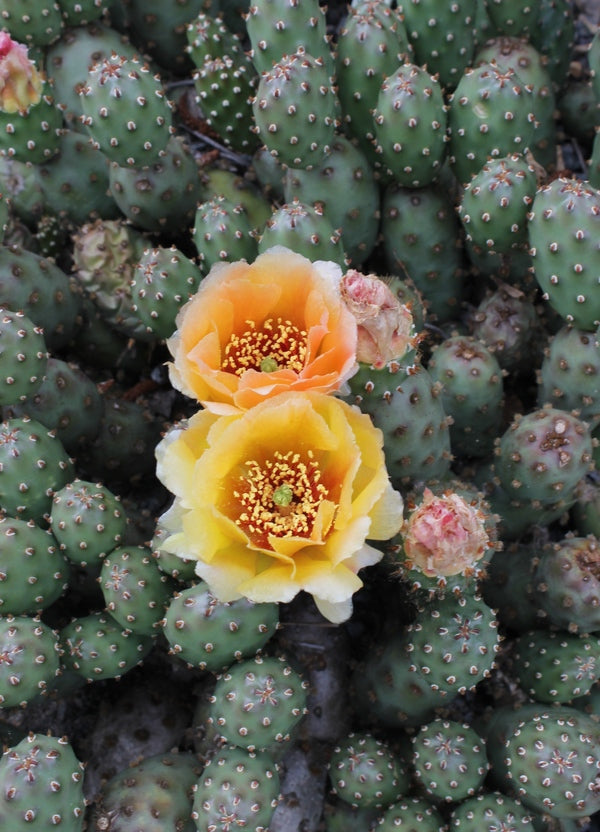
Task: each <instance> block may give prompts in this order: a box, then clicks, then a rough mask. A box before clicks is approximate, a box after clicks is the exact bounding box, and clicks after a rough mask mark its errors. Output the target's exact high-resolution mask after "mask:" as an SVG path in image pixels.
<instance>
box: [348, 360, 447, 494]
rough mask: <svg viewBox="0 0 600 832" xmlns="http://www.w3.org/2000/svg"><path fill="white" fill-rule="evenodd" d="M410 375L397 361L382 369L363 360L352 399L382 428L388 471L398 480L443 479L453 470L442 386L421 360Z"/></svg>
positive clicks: (403, 481)
mask: <svg viewBox="0 0 600 832" xmlns="http://www.w3.org/2000/svg"><path fill="white" fill-rule="evenodd" d="M416 370H417V371H416V372H414V373H411V374H408V375H407V374H406V372H405V371H403V370H402V369H401V367H400V365H399V364H398V363H397V362H390V366H388V367H385V368H383V369H381V370H374V369H373V368H371V367H369V366H368V365H364V364H363V365H361V366H360V368H359V370H358V372H357V373H356V375H354V376H353V377H352V378H351V379H350V380H349V385H350V389H351V396H350V397H349V399H348V400H349V401H350V402H352V403H353V404H357V405H358V406H359V407H360V408H361V410H363V411H364V412H366V413H368V414H369V415H370V416H371V417H372V419H373V423H374V424H375V425H376V427H378V428H380V429H381V430H382V431H383V435H384V445H383V448H384V453H385V459H386V465H387V470H388V472H389V474H390V477H391V478H392V481H394V482H396V483H404V484H405V483H407V482H410V481H411V480H413V479H417V478H418V479H424V480H429V479H437V478H443V477H444V476H445V475H446V474H447V473H448V471H449V469H450V461H451V456H450V434H449V431H448V417H447V415H446V413H445V411H444V407H443V405H442V402H441V398H440V393H441V389H440V385H438V384H435V383H434V381H433V379H432V378H431V376H430V374H429V373H428V371H427V370H426V369H425V368H424V367H422V366H421V365H418V367H417V368H416Z"/></svg>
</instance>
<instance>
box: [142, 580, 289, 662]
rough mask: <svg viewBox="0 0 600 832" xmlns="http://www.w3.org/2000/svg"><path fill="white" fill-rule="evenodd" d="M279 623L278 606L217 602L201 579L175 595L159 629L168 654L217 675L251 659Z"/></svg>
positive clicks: (242, 599) (241, 601)
mask: <svg viewBox="0 0 600 832" xmlns="http://www.w3.org/2000/svg"><path fill="white" fill-rule="evenodd" d="M159 565H160V564H159ZM278 623H279V606H278V605H277V604H268V603H265V604H254V603H252V602H251V601H248V600H247V599H245V598H240V599H238V600H236V601H228V602H221V601H218V600H217V599H216V598H215V596H214V595H213V594H212V593H211V592H210V590H209V589H208V586H207V585H206V584H205V583H204V582H203V581H202V582H200V583H198V584H196V585H194V586H191V587H187V588H186V589H184V590H182V591H181V592H176V593H175V595H174V596H173V598H172V599H171V602H170V604H169V607H168V609H167V611H166V614H165V618H164V622H163V627H164V633H165V636H166V638H167V641H168V642H169V646H170V651H169V652H171V653H173V654H174V655H176V656H178V657H179V658H180V659H182V660H183V661H185V662H186V663H187V664H188V665H190V666H193V667H199V668H200V669H202V670H212V671H222V670H224V669H226V668H228V667H229V666H230V665H231V664H233V662H234V661H239V660H241V659H243V658H247V657H250V656H254V655H255V654H256V653H257V652H258V651H259V650H261V649H262V648H263V647H264V646H265V644H266V643H267V641H269V639H270V638H271V637H272V636H273V635H274V633H275V631H276V629H277V625H278Z"/></svg>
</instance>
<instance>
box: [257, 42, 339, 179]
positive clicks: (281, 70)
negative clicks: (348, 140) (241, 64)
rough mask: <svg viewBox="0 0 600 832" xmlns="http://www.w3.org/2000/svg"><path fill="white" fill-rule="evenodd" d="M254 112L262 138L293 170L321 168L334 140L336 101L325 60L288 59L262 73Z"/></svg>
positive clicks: (299, 56)
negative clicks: (321, 163)
mask: <svg viewBox="0 0 600 832" xmlns="http://www.w3.org/2000/svg"><path fill="white" fill-rule="evenodd" d="M252 110H253V113H254V121H255V126H256V129H257V131H258V136H259V138H260V140H261V141H262V142H263V144H265V145H266V146H267V147H268V148H269V150H270V151H271V153H272V154H274V155H275V156H277V158H278V159H279V161H280V162H281V163H282V164H284V165H288V166H289V167H293V168H304V167H308V166H309V165H311V164H319V163H320V162H321V161H322V160H323V157H324V156H325V155H326V154H327V153H328V152H329V149H330V147H331V145H332V143H333V141H334V135H335V128H336V124H337V115H338V111H337V100H336V97H335V93H334V91H333V88H332V86H331V83H330V79H329V74H328V72H327V69H326V68H325V65H324V62H323V61H322V60H320V59H319V58H315V57H313V56H312V55H310V54H309V53H308V52H294V53H293V54H291V55H284V56H283V57H282V58H281V59H280V60H279V61H278V63H276V64H275V65H274V66H272V67H271V68H270V69H269V70H268V71H267V72H265V73H264V74H263V75H261V77H260V80H259V82H258V86H257V90H256V96H255V97H254V99H253V104H252Z"/></svg>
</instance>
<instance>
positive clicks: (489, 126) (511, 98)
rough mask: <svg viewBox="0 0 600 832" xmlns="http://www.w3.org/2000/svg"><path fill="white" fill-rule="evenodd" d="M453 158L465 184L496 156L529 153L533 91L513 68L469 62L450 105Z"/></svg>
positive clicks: (449, 124)
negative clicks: (474, 64) (469, 64)
mask: <svg viewBox="0 0 600 832" xmlns="http://www.w3.org/2000/svg"><path fill="white" fill-rule="evenodd" d="M448 128H449V130H450V146H449V152H450V159H451V162H452V167H453V170H454V173H455V175H456V177H457V179H458V180H459V181H460V182H462V183H464V184H466V183H468V182H469V180H470V179H471V177H472V176H473V175H475V174H477V173H478V172H479V171H480V170H481V168H482V167H483V165H484V164H485V163H486V161H487V159H488V156H491V157H492V158H497V157H502V156H506V155H508V154H509V153H525V152H526V150H527V148H529V147H530V145H531V143H532V142H533V140H534V134H535V115H534V113H533V93H532V91H531V87H530V86H528V85H526V84H524V83H523V82H522V81H521V79H520V77H519V75H518V74H517V72H516V71H515V70H514V69H513V68H512V67H508V68H501V67H498V66H497V65H495V64H493V63H491V62H486V63H482V64H480V65H479V66H477V67H467V68H466V69H465V71H464V72H463V74H462V76H461V78H460V79H459V81H458V84H457V86H456V89H455V90H454V92H453V93H452V97H451V99H450V106H449V110H448Z"/></svg>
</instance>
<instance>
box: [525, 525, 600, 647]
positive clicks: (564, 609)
mask: <svg viewBox="0 0 600 832" xmlns="http://www.w3.org/2000/svg"><path fill="white" fill-rule="evenodd" d="M599 567H600V544H599V542H598V539H597V538H596V537H595V536H594V535H591V534H590V535H587V536H586V537H577V536H568V537H565V538H563V539H562V540H560V541H558V542H557V543H555V544H554V545H551V546H549V547H547V548H545V549H544V550H543V551H542V552H540V553H539V558H538V562H537V565H536V567H535V570H534V573H533V587H534V592H535V596H536V600H537V602H538V604H539V605H540V608H541V610H542V611H543V612H544V614H545V615H546V616H547V617H548V619H549V621H550V622H551V624H553V625H554V626H555V627H560V628H561V629H567V630H569V631H571V632H580V633H590V632H595V631H596V630H598V629H600V613H599V611H598V609H599V607H600V569H599Z"/></svg>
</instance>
